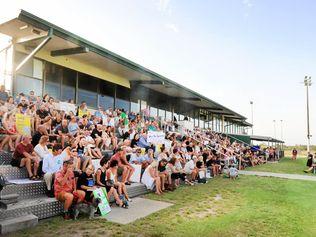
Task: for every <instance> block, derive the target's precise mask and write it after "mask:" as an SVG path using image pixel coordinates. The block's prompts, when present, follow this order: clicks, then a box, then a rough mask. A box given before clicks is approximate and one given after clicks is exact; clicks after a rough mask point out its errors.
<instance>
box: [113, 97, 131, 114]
mask: <svg viewBox="0 0 316 237" xmlns="http://www.w3.org/2000/svg"><path fill="white" fill-rule="evenodd" d="M129 106H130V102H129V101H127V100H122V99H119V98H116V102H115V107H116V108H118V109H124V110H125V112H127V111H129Z"/></svg>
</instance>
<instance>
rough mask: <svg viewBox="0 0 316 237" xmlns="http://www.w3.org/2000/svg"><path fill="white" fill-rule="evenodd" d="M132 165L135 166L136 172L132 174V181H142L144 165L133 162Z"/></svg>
mask: <svg viewBox="0 0 316 237" xmlns="http://www.w3.org/2000/svg"><path fill="white" fill-rule="evenodd" d="M131 166H133V168H134V169H135V170H134V173H133V175H132V176H131V179H130V180H131V182H135V183H140V175H141V172H142V166H141V165H135V164H131Z"/></svg>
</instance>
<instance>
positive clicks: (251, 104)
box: [250, 101, 253, 135]
mask: <svg viewBox="0 0 316 237" xmlns="http://www.w3.org/2000/svg"><path fill="white" fill-rule="evenodd" d="M250 106H251V124H252V127H251V135H253V101H250Z"/></svg>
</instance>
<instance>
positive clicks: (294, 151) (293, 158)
mask: <svg viewBox="0 0 316 237" xmlns="http://www.w3.org/2000/svg"><path fill="white" fill-rule="evenodd" d="M296 157H297V150H296V148H295V147H294V149H293V151H292V160H296Z"/></svg>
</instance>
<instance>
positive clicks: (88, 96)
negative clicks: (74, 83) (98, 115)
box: [77, 73, 98, 108]
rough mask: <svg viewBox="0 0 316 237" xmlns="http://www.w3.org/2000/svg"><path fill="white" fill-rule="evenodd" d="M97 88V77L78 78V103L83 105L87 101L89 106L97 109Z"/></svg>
mask: <svg viewBox="0 0 316 237" xmlns="http://www.w3.org/2000/svg"><path fill="white" fill-rule="evenodd" d="M97 87H98V80H97V78H95V77H92V76H89V75H86V74H82V73H80V74H79V78H78V101H77V103H81V102H82V101H85V102H86V103H87V105H88V106H90V107H93V108H96V107H97Z"/></svg>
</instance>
